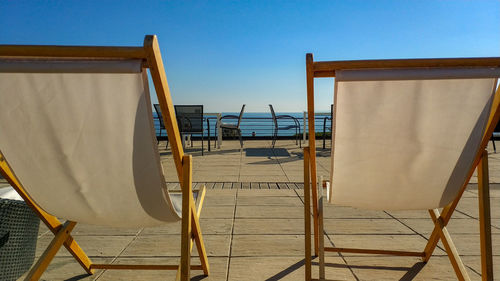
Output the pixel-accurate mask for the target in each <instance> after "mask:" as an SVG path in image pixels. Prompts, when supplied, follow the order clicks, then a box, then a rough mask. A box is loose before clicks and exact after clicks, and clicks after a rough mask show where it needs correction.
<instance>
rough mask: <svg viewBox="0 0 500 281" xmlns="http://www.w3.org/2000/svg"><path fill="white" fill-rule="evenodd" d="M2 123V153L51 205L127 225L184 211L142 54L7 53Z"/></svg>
mask: <svg viewBox="0 0 500 281" xmlns="http://www.w3.org/2000/svg"><path fill="white" fill-rule="evenodd" d="M0 128H1V129H0V151H1V152H2V154H3V155H4V157H5V159H6V160H7V162H8V164H9V165H10V168H11V169H12V170H13V172H14V173H15V175H16V176H17V178H18V180H19V181H20V183H21V184H22V185H23V187H24V189H25V190H26V191H27V193H28V194H29V195H30V197H31V198H32V199H33V200H34V201H35V202H36V203H37V204H38V205H39V206H40V207H41V208H42V209H44V210H45V211H46V212H48V213H50V214H52V215H54V216H57V217H61V218H65V219H68V220H72V221H76V222H83V223H88V224H97V225H109V226H122V227H138V226H152V225H158V224H162V223H164V222H170V221H177V220H179V219H180V217H179V215H178V208H176V206H174V205H173V203H172V201H171V200H170V196H169V194H168V191H167V189H166V184H165V180H164V177H163V171H162V167H161V164H160V159H159V154H158V150H157V146H156V139H155V132H154V125H153V120H152V111H151V102H150V97H149V89H148V79H147V74H146V72H145V70H144V69H142V60H108V61H105V60H102V61H101V60H92V61H86V60H12V59H9V60H2V61H0Z"/></svg>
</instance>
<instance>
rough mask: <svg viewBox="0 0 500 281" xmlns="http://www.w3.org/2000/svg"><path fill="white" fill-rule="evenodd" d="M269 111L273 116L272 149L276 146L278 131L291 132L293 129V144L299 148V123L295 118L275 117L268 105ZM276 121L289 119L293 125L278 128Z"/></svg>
mask: <svg viewBox="0 0 500 281" xmlns="http://www.w3.org/2000/svg"><path fill="white" fill-rule="evenodd" d="M269 109H270V110H271V114H272V115H273V122H274V129H273V142H272V146H273V148H274V145H275V144H276V140H277V139H278V131H279V130H282V131H283V130H292V129H295V144H298V145H299V146H300V147H302V143H301V142H299V136H300V123H299V120H297V118H295V117H293V116H291V115H276V113H275V112H274V108H273V105H272V104H270V105H269ZM278 119H290V120H293V125H288V126H284V127H279V126H278Z"/></svg>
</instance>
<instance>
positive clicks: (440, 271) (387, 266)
mask: <svg viewBox="0 0 500 281" xmlns="http://www.w3.org/2000/svg"><path fill="white" fill-rule="evenodd" d="M345 259H346V261H347V264H348V265H349V267H350V268H351V269H352V271H353V272H354V274H355V275H356V277H357V278H359V280H367V281H368V280H374V281H375V280H377V281H378V280H422V281H427V280H440V281H441V280H442V281H448V280H456V279H457V277H456V275H455V272H454V271H453V267H452V266H451V264H450V261H449V260H448V257H445V256H443V257H433V258H431V260H430V261H429V262H428V263H427V264H424V263H422V262H421V260H420V259H419V258H414V257H385V256H377V257H360V256H357V257H349V256H347V257H346V258H345ZM327 262H328V259H327ZM468 273H469V276H470V277H471V280H479V279H480V277H479V275H478V274H476V273H475V272H474V271H472V270H470V269H469V270H468Z"/></svg>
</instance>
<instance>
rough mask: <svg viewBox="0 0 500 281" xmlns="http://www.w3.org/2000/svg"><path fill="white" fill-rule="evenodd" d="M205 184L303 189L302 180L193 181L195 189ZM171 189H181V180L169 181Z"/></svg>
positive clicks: (222, 186)
mask: <svg viewBox="0 0 500 281" xmlns="http://www.w3.org/2000/svg"><path fill="white" fill-rule="evenodd" d="M203 185H205V186H206V188H207V189H303V188H304V183H302V182H193V190H196V189H199V188H201V186H203ZM167 188H168V190H170V191H179V190H180V183H179V182H167Z"/></svg>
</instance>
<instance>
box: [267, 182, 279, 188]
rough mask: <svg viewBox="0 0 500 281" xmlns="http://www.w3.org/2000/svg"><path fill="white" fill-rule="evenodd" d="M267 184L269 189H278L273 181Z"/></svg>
mask: <svg viewBox="0 0 500 281" xmlns="http://www.w3.org/2000/svg"><path fill="white" fill-rule="evenodd" d="M268 184H269V189H278V184H277V183H275V182H270V183H268Z"/></svg>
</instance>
